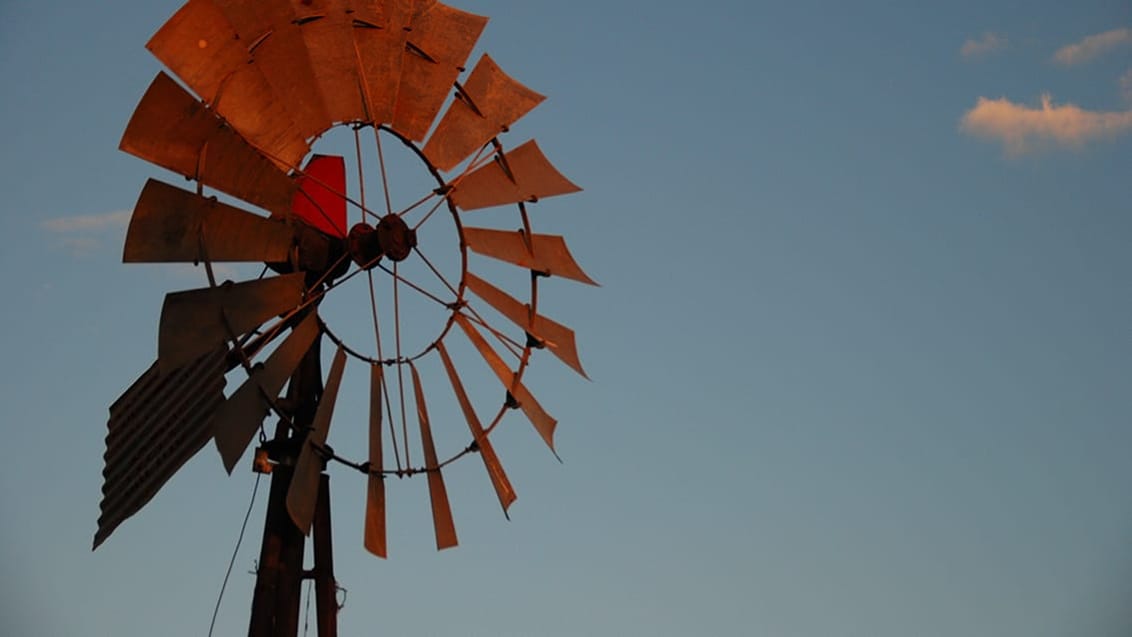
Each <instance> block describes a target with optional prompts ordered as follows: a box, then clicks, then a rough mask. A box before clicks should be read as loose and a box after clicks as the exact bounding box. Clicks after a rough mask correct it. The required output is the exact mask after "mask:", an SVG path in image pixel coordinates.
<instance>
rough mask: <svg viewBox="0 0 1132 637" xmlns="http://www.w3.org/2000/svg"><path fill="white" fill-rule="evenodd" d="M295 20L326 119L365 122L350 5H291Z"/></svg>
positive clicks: (310, 1) (326, 1) (311, 0)
mask: <svg viewBox="0 0 1132 637" xmlns="http://www.w3.org/2000/svg"><path fill="white" fill-rule="evenodd" d="M291 5H292V7H293V8H294V11H295V20H296V21H297V22H298V24H299V25H301V28H300V32H301V33H302V36H303V42H305V43H306V49H307V54H308V55H309V57H310V64H311V67H312V68H315V69H318V73H317V74H316V76H315V77H316V79H317V82H318V83H317V88H318V90H319V91H320V92H321V93H322V103H323V105H324V106H325V107H326V115H327V117H329V118H330V121H332V122H355V121H363V120H365V119H366V107H365V103H364V101H363V99H362V91H361V78H360V77H359V74H358V54H357V52H356V51H355V50H354V18H353V16H352V14H353V8H352V7H351V5H352V2H347V1H346V0H296V1H293V2H292V3H291Z"/></svg>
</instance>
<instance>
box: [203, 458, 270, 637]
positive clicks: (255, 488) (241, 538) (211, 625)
mask: <svg viewBox="0 0 1132 637" xmlns="http://www.w3.org/2000/svg"><path fill="white" fill-rule="evenodd" d="M261 477H263V474H262V473H257V474H255V485H253V486H252V500H251V502H249V503H248V512H247V513H245V514H244V521H243V523H242V524H240V536H239V537H238V538H236V548H235V549H233V550H232V559H230V560H228V570H226V571H224V582H223V583H222V584H221V585H220V594H219V595H217V596H216V607H215V608H213V609H212V621H211V622H209V624H208V637H212V630H213V629H214V628H216V616H217V615H219V614H220V602H221V600H223V599H224V589H226V588H227V587H228V578H229V577H230V576H231V575H232V566H233V565H235V563H236V555H237V554H239V552H240V544H242V543H243V541H244V531H245V530H247V528H248V518H250V517H252V509H253V508H255V496H256V494H257V493H258V492H259V479H260V478H261Z"/></svg>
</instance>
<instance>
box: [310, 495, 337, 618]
mask: <svg viewBox="0 0 1132 637" xmlns="http://www.w3.org/2000/svg"><path fill="white" fill-rule="evenodd" d="M313 543H314V593H315V600H316V601H315V612H316V614H317V615H318V637H337V635H338V583H337V582H335V580H334V534H333V532H332V531H331V528H330V476H328V475H326V474H325V473H324V474H322V475H320V476H319V481H318V507H317V508H316V509H315V512H314V542H313Z"/></svg>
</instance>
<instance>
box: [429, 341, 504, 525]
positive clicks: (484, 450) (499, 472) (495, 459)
mask: <svg viewBox="0 0 1132 637" xmlns="http://www.w3.org/2000/svg"><path fill="white" fill-rule="evenodd" d="M436 349H437V351H438V352H440V359H441V360H442V361H444V369H445V371H447V372H448V380H449V381H450V382H451V383H452V390H453V391H454V392H456V400H457V401H458V402H459V403H460V410H461V411H463V412H464V420H466V421H468V429H471V431H472V439H473V440H475V442H476V447H478V448H479V452H480V457H481V458H483V466H484V467H485V468H486V469H487V475H488V477H489V478H491V485H492V486H493V487H495V495H497V496H498V497H499V504H500V506H502V507H503V514H504V515H506V514H507V509H508V507H510V506H511V503H512V502H514V501H515V499H516V495H515V489H514V488H512V487H511V481H510V480H508V479H507V473H506V472H504V471H503V465H502V464H501V463H500V462H499V456H497V455H495V447H493V446H492V444H491V440H489V439H488V437H487V434H486V433H484V430H483V425H482V424H480V419H479V417H478V416H476V411H475V409H474V408H473V407H472V403H471V401H469V400H468V394H467V392H465V391H464V384H463V383H462V382H460V376H459V375H458V374H457V373H456V366H455V365H453V364H452V359H451V357H449V356H448V349H447V348H446V347H444V342H443V341H438V342H437V343H436Z"/></svg>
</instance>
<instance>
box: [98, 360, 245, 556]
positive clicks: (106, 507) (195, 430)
mask: <svg viewBox="0 0 1132 637" xmlns="http://www.w3.org/2000/svg"><path fill="white" fill-rule="evenodd" d="M226 354H227V350H226V349H224V348H217V349H216V350H215V351H213V352H209V353H207V354H205V355H204V356H202V357H201V358H199V359H197V360H196V361H193V362H192V363H190V364H188V365H185V366H184V367H181V368H180V369H176V370H173V371H171V372H167V373H162V372H161V371H160V370H159V369H158V366H157V363H156V362H155V363H154V364H153V365H151V366H150V368H149V369H148V370H146V372H145V373H144V374H142V375H141V377H140V378H138V379H137V381H135V382H134V384H133V385H131V386H130V388H129V389H127V390H126V391H125V392H124V393H123V394H122V396H121V397H120V398H118V400H116V401H114V404H113V405H111V406H110V420H109V422H108V423H107V432H106V453H105V455H104V456H103V461H104V463H105V464H104V466H103V470H102V475H103V484H102V503H101V505H100V509H101V515H100V516H99V518H98V530H97V531H96V532H95V535H94V548H98V546H99V545H100V544H102V543H103V542H104V541H106V538H108V537H110V534H111V533H113V532H114V529H116V528H118V525H120V524H121V523H122V522H123V521H125V520H126V519H127V518H129V517H130V516H132V515H133V514H135V513H137V512H138V511H139V510H141V508H142V507H143V506H145V504H146V503H147V502H149V501H150V499H152V498H153V496H154V495H156V494H157V492H158V490H160V489H161V487H162V486H163V485H164V484H165V483H166V482H167V481H168V480H169V479H170V478H171V477H173V474H175V473H176V472H177V470H178V469H180V468H181V467H182V466H184V464H185V463H186V462H188V460H189V459H190V458H192V457H193V456H194V455H196V453H197V451H199V450H200V449H201V447H203V446H204V445H205V443H207V442H208V438H209V436H210V434H211V429H210V428H209V421H210V419H211V418H212V415H213V414H214V413H215V412H216V409H217V408H218V407H219V406H220V404H221V402H222V401H223V400H224V370H225V366H224V360H225V355H226Z"/></svg>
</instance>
